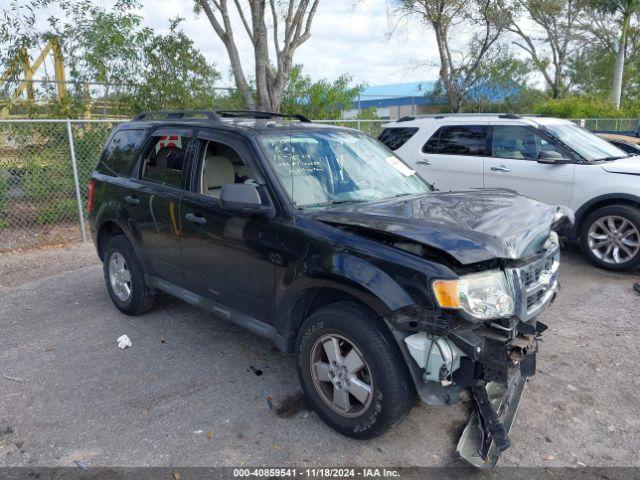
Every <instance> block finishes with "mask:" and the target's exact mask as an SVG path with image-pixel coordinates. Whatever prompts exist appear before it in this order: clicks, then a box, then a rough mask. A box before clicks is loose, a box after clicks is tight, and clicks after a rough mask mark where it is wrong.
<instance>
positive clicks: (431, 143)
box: [422, 128, 442, 153]
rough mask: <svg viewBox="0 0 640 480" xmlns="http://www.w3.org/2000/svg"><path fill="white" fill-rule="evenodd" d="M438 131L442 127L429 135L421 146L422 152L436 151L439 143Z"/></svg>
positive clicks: (440, 130)
mask: <svg viewBox="0 0 640 480" xmlns="http://www.w3.org/2000/svg"><path fill="white" fill-rule="evenodd" d="M440 132H442V128H439V129H438V130H436V133H434V134H433V135H431V138H430V139H429V140H428V141H427V143H425V144H424V147H422V151H423V152H424V153H438V144H439V143H440Z"/></svg>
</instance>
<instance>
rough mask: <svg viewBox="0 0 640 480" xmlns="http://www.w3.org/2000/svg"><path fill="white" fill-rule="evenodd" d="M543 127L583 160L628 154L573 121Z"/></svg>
mask: <svg viewBox="0 0 640 480" xmlns="http://www.w3.org/2000/svg"><path fill="white" fill-rule="evenodd" d="M543 128H544V129H545V130H546V131H547V132H549V133H550V134H551V135H552V136H554V137H556V138H557V139H559V140H560V141H561V142H562V143H564V144H566V145H567V146H569V147H570V148H571V149H573V150H574V151H575V152H577V153H578V154H580V156H582V157H583V158H584V159H585V160H589V161H594V160H613V159H616V158H623V157H626V156H628V155H627V154H626V153H625V152H623V151H622V150H620V149H619V148H618V147H616V146H614V145H612V144H610V143H609V142H607V141H606V140H603V139H602V138H600V137H597V136H596V135H594V134H593V133H591V132H589V131H587V130H585V129H583V128H580V127H578V126H577V125H574V124H573V123H561V124H560V123H559V124H547V125H544V127H543Z"/></svg>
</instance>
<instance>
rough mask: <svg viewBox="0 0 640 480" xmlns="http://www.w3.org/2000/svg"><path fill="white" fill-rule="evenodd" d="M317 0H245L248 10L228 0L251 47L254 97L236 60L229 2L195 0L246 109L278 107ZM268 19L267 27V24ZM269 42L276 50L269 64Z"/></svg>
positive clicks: (275, 110) (274, 109) (306, 33)
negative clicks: (224, 55)
mask: <svg viewBox="0 0 640 480" xmlns="http://www.w3.org/2000/svg"><path fill="white" fill-rule="evenodd" d="M319 1H320V0H249V1H248V2H247V4H248V9H249V11H248V12H247V11H246V7H244V6H243V5H241V1H240V0H233V4H234V7H235V12H236V13H237V15H238V16H239V17H240V20H241V21H242V25H243V27H244V30H245V32H246V34H247V36H248V37H249V40H250V41H251V44H252V46H253V53H254V63H255V68H254V77H255V78H254V82H255V98H254V95H253V92H252V89H251V87H250V84H249V82H248V81H247V77H246V75H245V67H243V65H242V63H241V61H240V54H239V52H238V47H237V45H236V39H235V32H234V31H233V26H232V22H231V9H230V7H229V1H228V0H197V3H196V7H197V8H196V11H203V12H204V13H205V15H206V17H207V18H208V20H209V23H211V26H212V27H213V30H214V31H215V33H216V34H217V35H218V37H219V38H220V40H221V41H222V43H223V44H224V46H225V48H226V50H227V54H228V55H229V61H230V63H231V70H232V72H233V77H234V79H235V83H236V87H237V89H238V90H239V92H240V93H241V95H242V98H243V100H244V102H245V104H246V106H247V107H248V108H258V109H260V110H268V111H274V112H277V111H279V110H280V107H281V104H282V94H283V91H284V88H285V86H286V84H287V81H288V78H289V75H290V74H291V70H292V68H293V56H294V54H295V51H296V49H297V48H298V47H300V45H302V44H303V43H304V42H306V41H307V40H308V39H309V38H310V37H311V24H312V22H313V18H314V16H315V13H316V10H317V8H318V3H319ZM267 3H268V5H269V9H268V10H267ZM232 8H233V7H232ZM268 19H269V20H270V23H271V29H270V30H271V31H269V28H268V27H267V20H268ZM269 33H271V35H269ZM270 36H271V40H270V38H269V37H270ZM270 41H273V51H275V63H274V64H272V62H271V57H270V46H269V45H270Z"/></svg>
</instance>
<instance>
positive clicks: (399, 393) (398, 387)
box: [296, 302, 416, 439]
mask: <svg viewBox="0 0 640 480" xmlns="http://www.w3.org/2000/svg"><path fill="white" fill-rule="evenodd" d="M374 315H375V314H374V313H372V312H371V311H370V310H368V309H366V308H364V307H362V306H360V305H358V304H357V303H354V302H339V303H334V304H332V305H328V306H326V307H323V308H321V309H319V310H317V311H316V312H314V313H313V314H312V315H311V316H310V317H309V318H308V319H307V320H306V321H305V322H304V324H303V325H302V327H301V328H300V331H299V333H298V338H297V344H296V345H297V348H296V354H297V359H298V361H297V363H298V377H299V379H300V383H301V385H302V389H303V390H304V393H305V395H306V397H307V400H308V401H309V403H310V405H311V407H312V408H313V410H314V411H315V412H316V413H317V414H318V415H319V416H320V418H322V419H323V420H324V421H325V422H326V423H327V424H328V425H329V426H330V427H331V428H333V429H335V430H337V431H338V432H340V433H342V434H343V435H346V436H348V437H353V438H357V439H365V438H373V437H376V436H378V435H381V434H382V433H384V432H385V431H387V430H388V429H389V428H391V427H392V426H394V425H396V424H397V423H399V422H400V421H401V420H402V419H403V418H404V417H405V416H406V415H407V414H408V413H409V410H410V409H411V407H412V406H413V404H414V403H415V398H416V397H415V391H414V388H413V384H412V381H411V377H410V375H409V371H408V369H407V366H406V364H405V361H404V359H403V357H402V354H401V353H400V349H399V348H398V346H397V344H396V342H395V340H394V338H393V336H392V335H391V333H390V332H389V331H388V329H387V328H386V326H385V325H384V324H383V323H382V321H381V320H380V319H377V318H373V317H374ZM333 339H336V341H337V342H338V343H337V345H338V348H339V349H340V348H341V349H342V351H341V354H342V357H341V360H347V359H352V360H353V358H354V352H355V354H356V355H359V357H360V359H361V360H363V362H362V363H363V364H364V366H363V367H362V368H361V369H360V370H358V371H357V373H355V374H354V373H353V372H347V366H346V365H347V364H348V363H351V366H353V365H354V364H355V363H357V362H353V361H349V360H347V361H345V362H343V363H341V364H342V369H341V368H340V363H338V366H337V368H334V375H333V377H332V380H331V381H328V380H327V378H328V377H329V376H330V375H331V372H326V367H325V368H320V366H318V367H317V368H318V369H316V368H315V367H314V370H313V371H312V365H316V364H318V363H319V364H327V365H329V357H328V355H327V350H326V349H325V347H324V344H325V343H328V344H329V347H328V348H329V350H332V348H333V347H334V346H335V345H336V343H334V342H333ZM332 351H333V350H332ZM318 355H320V356H324V358H320V357H318ZM350 355H351V356H350ZM329 366H330V365H329ZM343 370H344V371H343ZM319 372H322V373H319ZM336 372H337V374H336ZM325 374H327V375H325ZM341 374H342V375H344V376H343V377H341V378H342V379H343V384H342V385H341V388H340V389H339V397H340V398H342V399H344V396H343V395H344V394H345V392H344V390H345V389H346V390H347V391H348V393H347V394H346V398H347V399H348V400H349V401H348V405H350V409H349V410H348V411H347V410H344V409H342V408H341V407H340V406H338V405H337V404H336V405H333V406H329V404H328V400H329V399H331V400H333V399H334V398H335V397H333V396H332V393H331V392H333V391H335V390H336V388H337V387H336V384H335V383H332V382H333V381H336V382H338V383H340V382H339V379H338V375H341ZM354 375H355V377H354ZM320 377H324V379H325V380H324V381H322V380H320ZM358 381H359V383H358ZM363 384H364V385H365V386H367V385H368V386H369V392H370V393H369V396H368V397H367V399H368V400H366V401H361V400H362V399H364V396H365V394H364V393H363V392H365V391H366V389H365V388H363V387H362V385H363ZM345 385H348V386H347V387H345ZM351 392H355V393H356V394H358V397H359V398H360V399H361V400H358V398H356V396H355V395H352V393H351ZM340 403H342V402H340Z"/></svg>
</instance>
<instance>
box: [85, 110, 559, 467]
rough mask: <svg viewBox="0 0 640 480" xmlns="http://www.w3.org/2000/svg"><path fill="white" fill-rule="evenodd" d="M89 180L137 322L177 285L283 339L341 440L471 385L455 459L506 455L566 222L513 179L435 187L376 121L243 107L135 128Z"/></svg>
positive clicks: (157, 116) (115, 142) (480, 460)
mask: <svg viewBox="0 0 640 480" xmlns="http://www.w3.org/2000/svg"><path fill="white" fill-rule="evenodd" d="M89 191H90V195H89V212H90V223H91V229H92V233H93V239H94V241H95V244H96V247H97V250H98V255H99V256H100V259H101V260H102V261H103V263H104V277H105V281H106V284H107V289H108V291H109V295H110V296H111V299H112V300H113V302H114V303H115V305H116V306H117V307H118V308H119V309H120V310H122V311H123V312H124V313H127V314H129V315H139V314H142V313H144V312H147V311H148V310H149V309H151V308H152V306H153V303H154V298H155V296H156V294H157V293H158V292H165V293H169V294H171V295H174V296H176V297H178V298H181V299H183V300H184V301H186V302H188V303H191V304H193V305H198V306H200V307H202V308H204V309H206V310H209V311H210V312H212V313H214V314H215V315H217V316H219V317H222V318H225V319H227V320H229V321H231V322H234V323H237V324H239V325H242V326H244V327H246V328H247V329H249V330H251V331H252V332H254V333H256V334H258V335H262V336H264V337H267V338H270V339H271V340H273V342H274V343H275V344H276V346H277V347H278V348H279V349H280V350H282V351H284V352H292V353H295V355H296V357H297V364H298V375H299V378H300V383H301V384H302V388H303V389H304V392H305V394H306V396H307V399H308V401H309V403H310V404H311V406H312V407H313V409H314V410H315V411H316V412H317V414H318V415H319V416H320V417H321V418H322V419H323V420H324V421H325V422H326V423H328V424H329V425H330V426H331V427H333V428H334V429H336V430H337V431H339V432H341V433H343V434H345V435H349V436H351V437H355V438H370V437H374V436H376V435H379V434H381V433H382V432H384V431H385V430H387V429H388V428H389V427H391V426H393V425H395V424H396V423H398V422H399V421H400V420H401V419H402V418H403V417H404V416H405V415H406V414H407V413H408V411H409V410H410V409H411V407H412V405H413V404H414V401H415V398H416V396H417V397H419V398H420V399H421V400H422V401H424V402H426V403H428V404H430V405H441V404H450V403H454V402H456V401H459V400H460V399H461V397H463V396H464V395H461V394H462V393H463V392H467V393H470V394H471V396H472V398H473V400H474V402H475V407H476V408H475V409H474V413H473V414H472V415H471V418H470V419H469V422H468V424H467V426H466V427H465V429H464V432H463V434H462V437H461V439H460V442H459V444H458V450H457V451H458V453H459V454H460V455H461V456H462V457H463V458H464V459H466V460H467V461H469V462H470V463H472V464H473V465H475V466H478V467H486V466H493V465H495V463H496V461H497V459H498V457H499V455H500V452H501V451H502V450H504V449H505V448H507V447H508V446H509V437H508V432H509V429H510V427H511V424H512V421H513V418H514V415H515V411H516V409H517V405H518V402H519V400H520V397H521V395H522V391H523V388H524V385H525V382H526V378H527V377H529V376H531V375H533V374H534V372H535V355H536V351H537V344H538V337H539V335H540V333H541V332H542V331H543V330H545V328H546V326H545V325H543V324H542V323H540V322H538V321H536V316H537V315H538V314H539V313H540V311H541V310H542V309H543V308H545V307H546V306H547V305H548V304H549V303H550V302H551V301H552V300H553V299H554V297H555V294H556V291H557V289H558V283H557V272H558V266H559V263H558V262H559V248H558V237H557V235H556V233H555V230H557V229H558V228H560V227H566V225H563V223H566V221H567V220H569V221H570V218H569V217H570V215H571V214H570V213H569V214H565V213H564V212H562V211H560V210H559V209H558V208H556V207H551V206H549V205H545V204H542V203H540V202H536V201H533V200H531V199H528V198H526V197H522V196H519V195H517V194H515V193H513V192H511V191H508V190H473V191H465V192H448V193H441V192H437V191H434V190H433V188H432V187H431V186H430V185H429V184H428V183H427V182H425V181H424V180H423V179H421V178H420V177H419V176H417V175H416V173H415V172H414V171H413V170H411V169H410V168H409V167H408V166H407V165H406V164H405V163H403V162H402V161H401V160H400V159H399V158H398V157H396V156H395V155H394V154H393V153H392V152H391V151H390V150H388V149H387V148H386V147H385V146H384V145H383V144H381V143H379V142H378V141H377V140H374V139H373V138H371V137H369V136H367V135H365V134H363V133H361V132H358V131H355V130H351V129H347V128H339V127H332V126H327V125H321V124H315V123H311V122H309V121H308V120H307V119H305V118H304V117H302V116H299V115H280V114H273V113H266V112H245V111H224V112H223V111H218V112H190V111H179V112H151V113H143V114H140V115H138V116H137V117H136V118H134V119H133V121H130V122H126V123H123V124H120V125H119V126H117V127H116V128H115V130H114V131H113V133H112V134H111V136H110V138H109V140H108V142H107V145H106V148H105V150H104V152H103V153H102V156H101V158H100V162H99V163H98V166H97V167H96V170H95V172H94V173H93V175H92V179H91V182H90V189H89Z"/></svg>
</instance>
